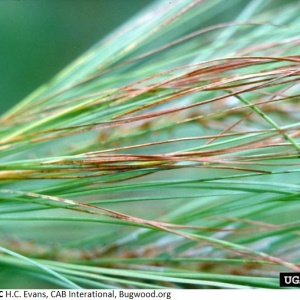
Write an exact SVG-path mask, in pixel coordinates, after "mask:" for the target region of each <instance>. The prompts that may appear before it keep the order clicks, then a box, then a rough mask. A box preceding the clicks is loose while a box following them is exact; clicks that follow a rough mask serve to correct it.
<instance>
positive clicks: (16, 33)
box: [0, 0, 154, 114]
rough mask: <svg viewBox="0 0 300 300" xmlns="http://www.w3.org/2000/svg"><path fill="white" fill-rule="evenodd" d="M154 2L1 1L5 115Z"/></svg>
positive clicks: (0, 92) (0, 104)
mask: <svg viewBox="0 0 300 300" xmlns="http://www.w3.org/2000/svg"><path fill="white" fill-rule="evenodd" d="M153 2H154V1H153V0H113V1H111V0H88V1H83V0H1V1H0V114H2V113H3V112H4V111H6V110H7V109H9V108H10V107H12V106H13V105H14V104H15V103H17V102H18V101H20V100H22V99H23V98H24V97H25V96H27V95H28V94H29V93H30V92H32V91H33V90H35V89H36V88H37V87H39V86H40V85H41V84H43V83H45V82H47V81H48V80H49V79H51V77H52V76H54V75H55V74H56V73H57V72H59V71H60V70H61V69H62V68H64V67H65V66H67V65H68V64H69V63H70V62H72V61H73V60H74V59H75V58H76V57H78V56H79V55H80V54H82V53H83V52H84V51H86V50H87V49H88V48H90V47H91V46H92V45H93V44H94V43H96V42H97V41H98V40H99V39H100V38H102V37H103V36H105V35H107V34H108V33H110V32H111V31H112V30H113V29H115V28H116V27H117V26H119V25H121V24H122V23H124V22H125V21H126V20H127V19H128V18H130V16H132V15H134V14H135V13H137V12H138V11H140V10H141V9H142V8H143V7H145V6H147V5H148V4H151V3H153Z"/></svg>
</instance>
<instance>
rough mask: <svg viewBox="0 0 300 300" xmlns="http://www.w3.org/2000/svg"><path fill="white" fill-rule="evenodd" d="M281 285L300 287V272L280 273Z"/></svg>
mask: <svg viewBox="0 0 300 300" xmlns="http://www.w3.org/2000/svg"><path fill="white" fill-rule="evenodd" d="M279 279H280V281H279V285H280V286H281V287H300V273H280V275H279Z"/></svg>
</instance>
